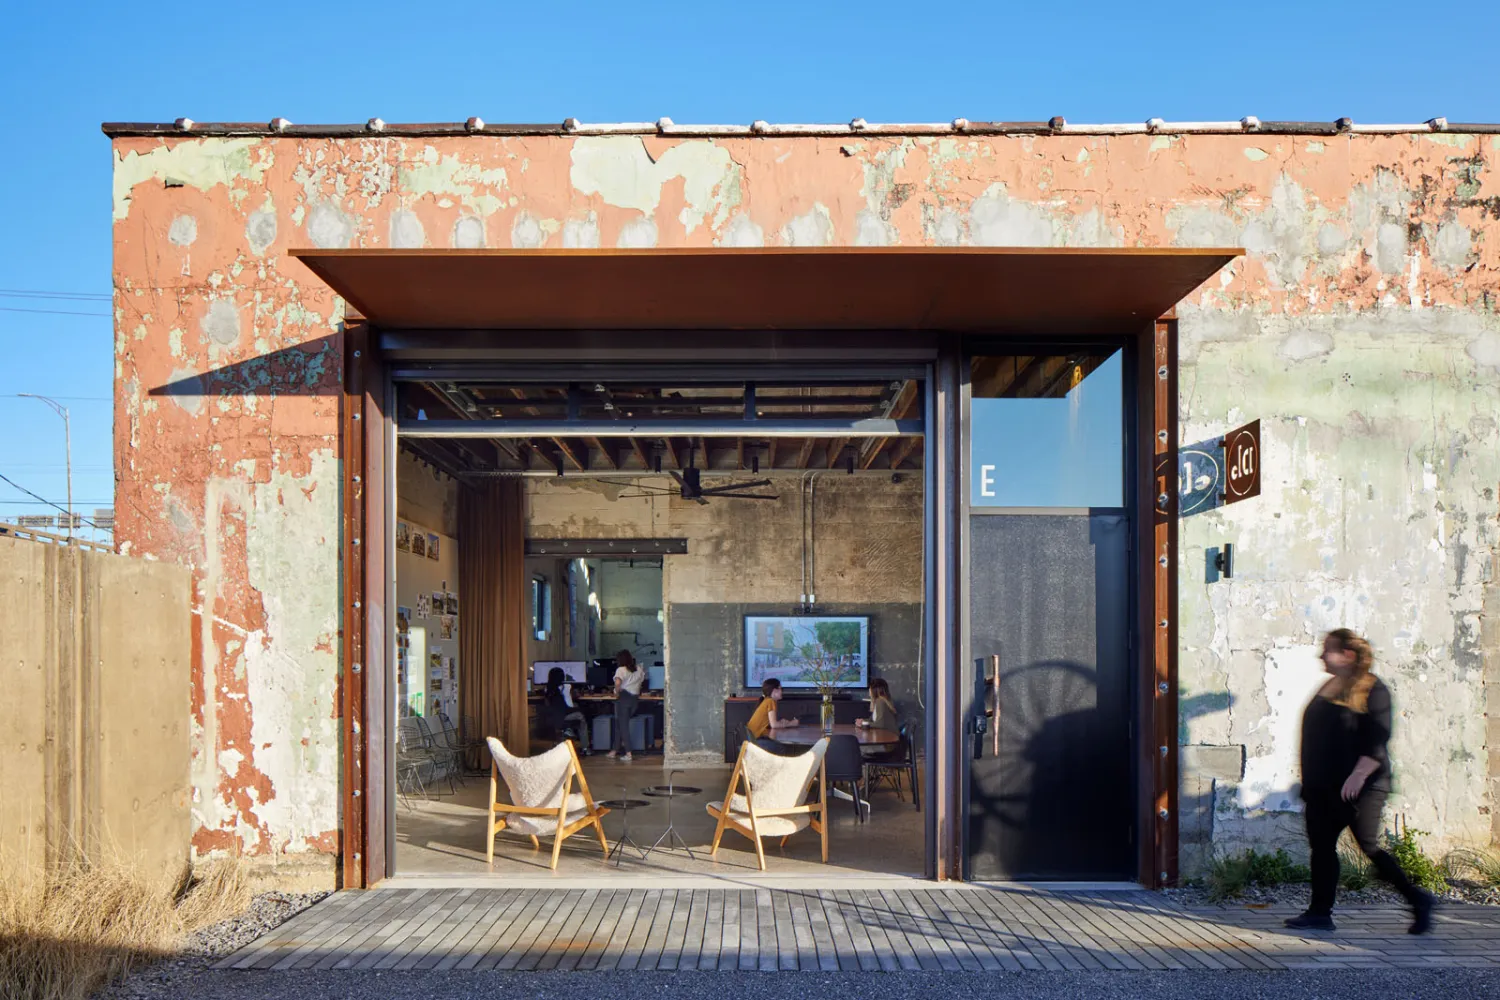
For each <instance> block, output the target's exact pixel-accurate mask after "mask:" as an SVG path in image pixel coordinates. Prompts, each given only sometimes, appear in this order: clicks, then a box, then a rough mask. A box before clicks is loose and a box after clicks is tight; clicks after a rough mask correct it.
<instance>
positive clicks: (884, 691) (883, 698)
mask: <svg viewBox="0 0 1500 1000" xmlns="http://www.w3.org/2000/svg"><path fill="white" fill-rule="evenodd" d="M854 724H855V725H856V726H868V727H869V728H871V729H889V730H890V731H891V732H893V733H894V732H896V731H897V730H899V729H900V728H901V719H900V718H899V717H898V715H897V714H896V703H895V702H894V701H891V686H890V685H889V684H887V683H886V682H885V678H883V677H877V678H875V679H874V680H872V681H871V682H870V717H869V718H868V719H858V720H856V721H855V723H854Z"/></svg>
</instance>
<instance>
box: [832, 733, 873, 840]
mask: <svg viewBox="0 0 1500 1000" xmlns="http://www.w3.org/2000/svg"><path fill="white" fill-rule="evenodd" d="M823 767H824V769H825V771H826V772H827V775H828V787H829V789H830V790H831V789H834V788H837V787H839V786H840V785H848V786H849V794H850V795H852V796H853V797H854V815H855V818H856V819H858V820H859V821H860V822H861V823H863V822H864V821H865V804H864V797H863V787H862V786H863V785H864V780H865V768H864V758H863V757H862V756H861V755H860V752H859V739H858V738H857V737H854V736H834V737H832V738H831V739H829V741H828V752H827V753H826V754H825V755H824V756H823Z"/></svg>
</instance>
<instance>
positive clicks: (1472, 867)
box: [1443, 847, 1500, 889]
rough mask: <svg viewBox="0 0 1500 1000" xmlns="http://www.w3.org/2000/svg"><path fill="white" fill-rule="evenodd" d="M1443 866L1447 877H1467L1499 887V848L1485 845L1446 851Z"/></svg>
mask: <svg viewBox="0 0 1500 1000" xmlns="http://www.w3.org/2000/svg"><path fill="white" fill-rule="evenodd" d="M1443 866H1444V867H1445V868H1446V869H1447V871H1448V877H1449V878H1455V879H1457V878H1468V879H1472V880H1473V881H1475V882H1479V883H1482V884H1484V885H1488V886H1491V887H1493V888H1497V889H1500V850H1495V849H1494V848H1485V847H1459V848H1455V849H1454V850H1451V851H1449V852H1448V854H1447V856H1446V857H1444V858H1443Z"/></svg>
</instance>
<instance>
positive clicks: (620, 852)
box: [599, 788, 651, 868]
mask: <svg viewBox="0 0 1500 1000" xmlns="http://www.w3.org/2000/svg"><path fill="white" fill-rule="evenodd" d="M624 790H625V789H624V788H621V789H620V791H622V792H623V791H624ZM650 804H651V803H649V802H647V801H646V800H645V799H630V798H624V797H621V798H618V799H601V800H600V801H599V805H601V806H603V807H604V808H606V809H608V810H610V811H611V812H613V811H615V810H619V813H620V824H621V825H620V837H619V839H618V840H616V841H615V846H614V847H611V848H610V849H609V853H608V854H606V855H605V856H604V861H605V863H606V864H608V863H609V859H610V858H614V859H615V867H616V868H618V867H620V859H621V858H623V857H625V845H626V844H629V845H630V846H631V847H633V848H635V850H636V853H637V854H639V855H640V856H641V858H642V859H644V858H645V857H646V855H647V854H648V853H649V852H647V851H643V850H641V845H640V844H637V843H636V842H635V841H634V840H632V839H631V837H630V810H632V809H644V808H646V807H647V806H649V805H650Z"/></svg>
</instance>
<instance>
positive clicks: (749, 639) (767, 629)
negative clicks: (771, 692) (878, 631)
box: [745, 615, 870, 689]
mask: <svg viewBox="0 0 1500 1000" xmlns="http://www.w3.org/2000/svg"><path fill="white" fill-rule="evenodd" d="M771 677H775V678H776V679H777V680H779V681H781V684H782V686H783V687H788V688H817V687H819V686H820V683H819V681H820V678H826V679H828V680H829V681H830V682H831V683H830V686H832V687H840V688H859V689H863V688H866V687H868V686H869V684H870V619H869V618H867V617H833V616H824V615H778V616H762V615H746V616H745V687H747V688H752V689H753V688H759V687H760V686H761V683H762V682H764V681H765V680H767V679H768V678H771Z"/></svg>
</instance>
